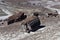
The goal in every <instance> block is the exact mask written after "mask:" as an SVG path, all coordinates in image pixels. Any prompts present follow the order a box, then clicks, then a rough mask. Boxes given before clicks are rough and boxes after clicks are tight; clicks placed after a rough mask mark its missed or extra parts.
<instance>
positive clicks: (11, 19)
mask: <svg viewBox="0 0 60 40" xmlns="http://www.w3.org/2000/svg"><path fill="white" fill-rule="evenodd" d="M24 18H25V15H24V12H18V13H15V14H14V15H12V16H10V17H9V18H8V24H11V23H14V22H16V21H21V20H22V19H24Z"/></svg>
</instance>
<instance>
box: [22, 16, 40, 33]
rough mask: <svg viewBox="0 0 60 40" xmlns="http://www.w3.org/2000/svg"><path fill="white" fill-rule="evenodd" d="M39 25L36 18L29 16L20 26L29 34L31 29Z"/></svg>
mask: <svg viewBox="0 0 60 40" xmlns="http://www.w3.org/2000/svg"><path fill="white" fill-rule="evenodd" d="M40 24H41V23H40V20H39V18H38V17H37V16H30V17H28V18H26V19H25V20H24V21H23V22H22V25H24V27H23V28H24V31H25V32H30V31H31V30H32V29H33V27H37V26H39V25H40Z"/></svg>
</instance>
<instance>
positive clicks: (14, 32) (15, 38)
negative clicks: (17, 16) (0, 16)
mask: <svg viewBox="0 0 60 40" xmlns="http://www.w3.org/2000/svg"><path fill="white" fill-rule="evenodd" d="M40 21H41V24H42V25H45V27H44V28H40V29H38V30H37V31H35V32H31V33H25V32H22V30H21V25H20V24H21V22H16V23H14V24H11V25H9V26H7V27H1V28H0V40H59V39H60V17H59V18H58V17H47V18H46V17H45V18H44V19H43V18H42V17H40Z"/></svg>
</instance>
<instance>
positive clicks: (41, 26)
mask: <svg viewBox="0 0 60 40" xmlns="http://www.w3.org/2000/svg"><path fill="white" fill-rule="evenodd" d="M44 27H45V25H40V26H36V27H32V30H31V31H32V32H35V31H37V30H38V29H41V28H44Z"/></svg>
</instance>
